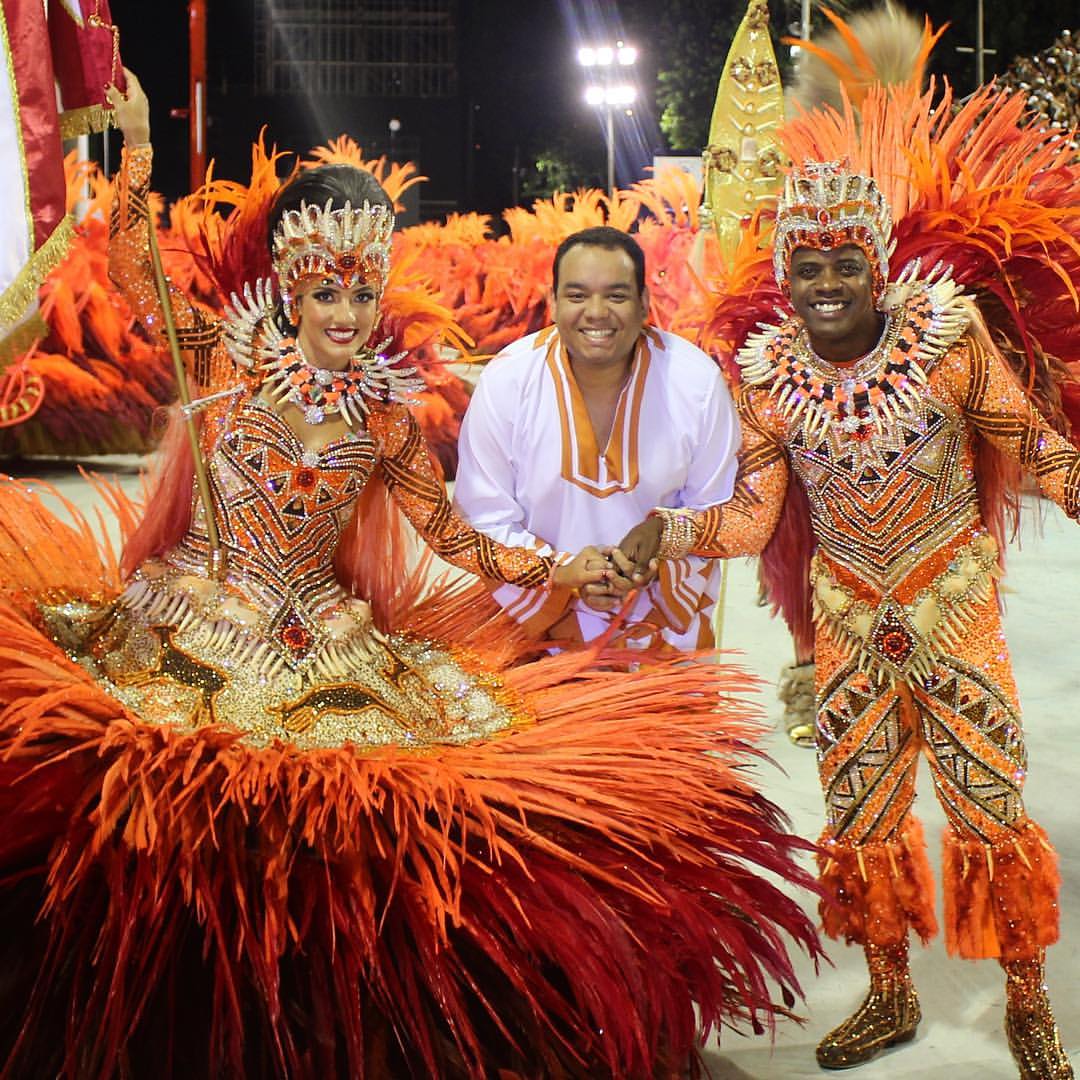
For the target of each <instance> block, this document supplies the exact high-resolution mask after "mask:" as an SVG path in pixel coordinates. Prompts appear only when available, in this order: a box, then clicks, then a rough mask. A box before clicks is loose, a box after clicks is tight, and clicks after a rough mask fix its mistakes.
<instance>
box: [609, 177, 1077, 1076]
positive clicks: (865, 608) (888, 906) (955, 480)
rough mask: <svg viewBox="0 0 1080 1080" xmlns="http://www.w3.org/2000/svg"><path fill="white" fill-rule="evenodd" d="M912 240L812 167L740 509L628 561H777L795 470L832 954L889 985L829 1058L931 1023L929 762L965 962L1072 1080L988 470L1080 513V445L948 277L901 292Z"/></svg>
mask: <svg viewBox="0 0 1080 1080" xmlns="http://www.w3.org/2000/svg"><path fill="white" fill-rule="evenodd" d="M891 231H892V225H891V215H890V210H889V207H888V205H887V204H886V202H885V200H884V198H883V197H882V195H881V193H880V192H879V190H878V188H877V186H876V185H875V183H874V181H873V180H872V179H870V178H869V177H866V176H862V175H858V174H855V173H852V172H850V171H848V170H847V169H846V168H845V167H844V166H843V165H840V164H837V163H815V162H807V163H805V164H804V165H803V166H802V167H801V168H799V169H797V170H795V171H794V172H793V173H792V175H791V176H790V177H789V179H788V182H787V185H786V188H785V191H784V195H783V197H782V198H781V201H780V204H779V207H778V211H777V222H776V234H775V246H774V254H773V260H774V262H773V269H774V273H775V276H776V278H777V281H778V283H779V285H780V287H781V289H782V291H784V292H785V293H786V295H787V296H788V297H789V298H790V302H791V306H792V308H793V309H794V311H795V317H793V318H790V319H788V320H787V321H785V322H784V323H783V324H782V325H779V326H768V327H762V328H761V330H760V332H759V333H757V334H755V335H753V336H751V337H750V338H749V339H748V341H747V343H746V345H745V346H744V348H743V349H742V350H741V352H740V353H739V357H738V359H739V364H740V368H741V372H742V379H743V383H742V387H741V390H740V398H739V411H740V417H741V420H742V425H743V436H744V442H743V448H742V453H741V467H740V473H739V479H738V481H737V484H736V493H735V496H734V498H733V499H732V500H731V502H730V503H729V504H727V505H726V506H724V507H713V508H710V509H709V510H706V511H702V512H697V513H694V512H689V511H682V512H680V511H673V510H664V509H658V510H656V511H654V516H652V517H650V519H649V520H648V521H647V522H645V523H643V524H642V525H641V526H638V527H637V528H636V529H635V530H634V531H633V532H632V533H631V534H630V535H629V536H628V537H627V538H626V539H625V540H624V542H623V545H622V550H623V552H624V553H625V554H627V555H630V556H631V557H634V558H635V559H638V560H644V559H647V558H648V557H649V556H650V555H652V554H653V553H654V552H657V553H658V554H659V555H660V556H661V557H668V558H672V557H677V556H682V555H685V554H686V553H688V552H693V553H695V554H704V555H713V556H721V557H731V556H736V555H754V554H758V553H760V552H761V551H762V549H763V548H764V547H765V545H766V543H767V542H768V541H769V539H770V537H771V535H772V533H773V531H774V529H776V527H777V522H778V520H779V519H780V515H781V511H782V509H783V508H784V504H785V498H787V499H789V500H790V499H791V498H792V495H790V494H789V493H788V492H789V489H788V483H789V472H790V473H791V474H793V478H794V479H795V480H797V482H798V483H797V487H798V488H799V489H801V490H800V491H797V492H796V496H799V495H801V494H802V493H805V497H806V498H807V499H808V501H809V518H810V525H811V528H812V531H813V538H814V541H815V546H816V554H815V555H814V557H813V560H812V562H811V564H810V575H809V577H810V585H811V590H812V601H813V609H814V618H815V624H816V651H817V709H818V711H817V749H818V761H819V769H820V776H821V782H822V787H823V789H824V794H825V800H826V806H827V825H826V829H825V833H824V836H823V837H822V853H821V856H820V861H821V876H822V880H823V884H824V885H825V888H826V894H827V896H828V897H829V900H827V901H826V902H825V903H824V905H823V909H822V913H823V919H824V925H825V929H826V931H827V932H828V933H829V934H830V935H831V936H833V937H838V938H843V939H844V940H846V941H848V942H852V943H858V944H860V945H863V946H864V948H865V951H866V957H867V962H868V966H869V970H870V991H869V994H868V996H867V998H866V1000H865V1001H864V1003H863V1005H862V1006H861V1007H860V1008H859V1009H858V1011H857V1012H856V1013H855V1014H854V1015H853V1016H852V1017H850V1018H849V1019H848V1020H847V1021H845V1022H844V1023H843V1024H841V1025H840V1026H839V1027H837V1028H836V1029H834V1030H833V1031H832V1032H830V1033H829V1034H828V1035H827V1036H826V1037H825V1039H824V1040H823V1041H822V1043H821V1044H820V1046H819V1047H818V1061H819V1063H820V1064H821V1065H822V1066H823V1067H825V1068H845V1067H848V1066H852V1065H856V1064H859V1063H861V1062H863V1061H866V1060H868V1059H869V1058H871V1057H873V1056H874V1055H875V1054H876V1053H877V1052H879V1051H880V1050H882V1049H884V1048H885V1047H886V1046H889V1045H892V1044H894V1043H898V1042H902V1041H906V1040H908V1039H910V1038H913V1037H914V1035H915V1031H916V1027H917V1025H918V1023H919V1020H920V1015H921V1014H920V1009H919V1002H918V998H917V996H916V992H915V988H914V986H913V984H912V981H911V976H910V972H909V968H908V956H907V942H908V933H909V931H912V930H913V931H914V932H915V933H916V934H918V935H919V936H920V937H921V938H922V939H923V940H924V941H926V940H928V939H929V938H930V937H931V936H932V935H933V934H934V933H935V932H936V930H937V925H936V919H935V914H934V902H933V884H932V877H931V871H930V867H929V864H928V861H927V857H926V852H925V846H924V841H923V836H922V830H921V827H920V825H919V823H918V821H917V820H916V819H915V817H914V816H913V814H912V813H911V808H912V802H913V799H914V796H915V775H916V764H917V760H918V755H919V753H920V751H922V752H923V753H924V754H925V755H926V757H927V759H928V761H929V764H930V769H931V773H932V776H933V780H934V785H935V789H936V792H937V795H938V798H939V800H940V802H941V805H942V807H943V808H944V810H945V813H946V816H947V818H948V822H949V827H948V829H947V831H946V835H945V839H944V847H945V855H944V871H943V889H944V895H945V923H946V926H945V934H946V943H947V946H948V949H949V951H950V952H951V953H954V954H959V955H961V956H964V957H968V958H981V957H995V958H997V959H998V960H999V961H1000V963H1001V965H1002V966H1003V967H1004V969H1005V971H1006V973H1007V986H1008V1007H1007V1013H1006V1031H1007V1034H1008V1038H1009V1044H1010V1047H1011V1049H1012V1052H1013V1055H1014V1057H1015V1058H1016V1060H1017V1063H1018V1065H1019V1066H1020V1070H1021V1074H1022V1075H1023V1076H1024V1077H1031V1078H1034V1077H1040V1078H1047V1077H1052V1078H1060V1077H1071V1076H1072V1075H1073V1073H1072V1069H1071V1067H1070V1065H1069V1063H1068V1060H1067V1058H1066V1056H1065V1054H1064V1052H1063V1050H1062V1048H1061V1043H1060V1040H1059V1037H1058V1033H1057V1029H1056V1025H1055V1023H1054V1019H1053V1015H1052V1012H1051V1008H1050V1003H1049V1000H1048V998H1047V994H1046V988H1045V987H1044V985H1043V950H1044V949H1045V947H1046V946H1048V945H1050V944H1052V943H1053V942H1054V941H1056V939H1057V936H1058V909H1057V894H1058V886H1059V877H1058V870H1057V860H1056V856H1055V854H1054V851H1053V849H1052V848H1051V846H1050V844H1049V842H1048V840H1047V838H1046V835H1045V834H1044V832H1043V830H1042V829H1041V828H1040V827H1039V825H1038V824H1036V823H1035V822H1034V821H1032V820H1031V819H1030V818H1029V817H1028V816H1027V814H1026V812H1025V809H1024V803H1023V800H1022V797H1021V791H1022V787H1023V782H1024V776H1025V769H1026V758H1025V751H1024V740H1023V734H1022V731H1021V724H1020V712H1019V706H1018V702H1017V693H1016V686H1015V683H1014V681H1013V676H1012V672H1011V670H1010V665H1009V657H1008V652H1007V650H1006V646H1005V641H1004V637H1003V634H1002V629H1001V620H1000V617H999V611H998V599H997V592H996V586H995V577H996V576H997V574H998V566H999V555H998V539H997V538H996V537H995V529H994V526H995V523H996V522H1000V514H999V513H995V511H994V509H993V506H992V500H991V496H992V494H993V493H992V491H990V490H988V488H987V487H986V486H982V485H980V483H979V479H980V477H986V476H987V475H993V465H994V463H993V462H990V459H989V457H988V455H990V454H992V453H994V452H997V453H1000V454H1003V455H1005V456H1006V457H1008V458H1011V459H1013V460H1014V461H1015V462H1018V463H1019V464H1020V465H1021V466H1023V467H1024V468H1025V469H1026V470H1027V471H1028V472H1030V473H1031V474H1032V475H1033V476H1034V478H1035V479H1036V481H1037V482H1038V485H1039V487H1040V489H1041V491H1042V492H1043V493H1044V494H1045V495H1047V496H1048V497H1050V498H1052V499H1053V500H1054V501H1055V502H1057V503H1058V504H1059V505H1060V506H1061V507H1062V508H1063V509H1064V510H1065V512H1066V513H1067V514H1068V515H1070V516H1071V517H1073V518H1076V517H1077V516H1080V453H1078V452H1077V450H1076V449H1075V448H1074V447H1073V446H1072V445H1071V444H1070V443H1069V442H1068V441H1067V440H1065V439H1064V438H1062V437H1061V436H1060V435H1058V434H1057V433H1056V432H1055V431H1053V430H1052V429H1051V428H1050V427H1049V425H1048V424H1047V423H1046V422H1045V420H1044V419H1043V418H1042V417H1041V416H1040V414H1039V413H1038V412H1037V411H1036V410H1035V408H1034V407H1033V406H1032V405H1031V403H1030V401H1029V400H1028V398H1027V397H1026V395H1025V394H1024V392H1023V391H1022V390H1021V388H1020V387H1019V386H1018V385H1017V383H1016V381H1015V380H1014V378H1013V376H1012V374H1011V372H1010V371H1009V370H1008V368H1007V367H1006V366H1005V364H1004V363H1003V361H1002V359H1001V357H1000V356H999V354H998V353H997V351H996V350H995V348H994V346H993V344H992V343H991V341H990V339H989V336H988V335H987V333H986V330H985V325H984V324H983V322H982V320H981V319H980V317H979V315H978V312H977V311H976V309H975V307H974V305H973V304H971V303H970V302H969V301H966V300H965V299H964V298H963V297H962V295H961V293H960V290H959V288H958V287H957V286H956V285H955V283H954V282H953V281H952V280H951V279H950V277H949V276H948V273H947V272H945V273H942V272H940V271H938V272H936V273H934V274H931V275H929V276H928V277H926V278H923V279H921V280H919V279H918V278H917V276H916V275H917V274H918V267H917V265H916V266H915V267H914V268H913V270H912V272H911V273H910V274H907V275H901V277H902V279H903V280H901V281H899V282H898V283H894V284H893V285H892V286H889V285H888V272H889V253H890V247H889V244H890V236H891ZM988 464H989V465H990V468H989V469H988V468H987V466H988ZM991 486H992V485H991ZM792 487H793V488H796V484H793V485H792ZM791 554H792V561H793V562H797V561H798V560H797V559H796V558H795V555H796V554H797V553H795V552H792V553H791Z"/></svg>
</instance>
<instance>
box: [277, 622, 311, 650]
mask: <svg viewBox="0 0 1080 1080" xmlns="http://www.w3.org/2000/svg"><path fill="white" fill-rule="evenodd" d="M281 640H282V641H283V642H284V644H285V646H286V647H287V648H288V649H290V650H291V651H292V652H294V653H298V654H300V653H306V652H307V651H308V649H310V648H311V643H312V642H313V641H314V640H315V638H314V637H313V636H312V633H311V631H310V630H308V628H307V627H306V626H286V627H285V629H284V630H282V631H281Z"/></svg>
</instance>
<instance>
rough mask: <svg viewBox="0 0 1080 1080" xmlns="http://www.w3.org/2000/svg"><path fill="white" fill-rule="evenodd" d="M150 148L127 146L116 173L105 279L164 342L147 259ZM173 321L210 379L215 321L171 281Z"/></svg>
mask: <svg viewBox="0 0 1080 1080" xmlns="http://www.w3.org/2000/svg"><path fill="white" fill-rule="evenodd" d="M152 159H153V151H152V150H151V148H150V147H149V146H135V147H125V148H124V155H123V160H122V162H121V166H120V172H119V173H118V174H117V177H116V186H115V190H114V194H113V204H112V213H111V215H110V218H109V277H110V278H111V279H112V281H113V284H115V285H116V287H117V288H118V289H119V290H120V291H121V292H122V293H123V294H124V299H125V300H127V302H128V304H129V305H130V306H131V310H132V311H133V312H134V313H135V317H136V319H138V320H139V323H140V324H141V325H142V327H143V328H144V329H145V330H146V331H147V333H148V334H150V336H151V337H152V338H153V340H154V341H155V342H156V343H157V344H159V345H163V344H165V322H164V319H163V317H162V314H161V304H160V303H159V302H158V293H157V286H156V284H155V282H154V270H153V265H152V263H151V261H150V243H149V236H148V230H149V227H150V206H149V197H150V165H151V161H152ZM169 297H170V299H171V300H172V309H173V320H174V322H175V324H176V336H177V339H178V341H179V344H180V348H181V349H182V350H183V351H184V352H185V353H186V354H187V356H188V358H189V368H190V369H191V371H192V374H193V375H194V377H195V381H196V382H197V383H198V385H199V386H206V385H207V384H208V382H209V374H208V372H209V369H210V357H211V354H212V353H213V350H214V347H215V345H216V344H217V341H218V337H219V335H220V324H219V322H218V321H217V320H216V319H214V318H212V317H211V316H209V315H207V314H206V313H205V312H203V311H200V310H199V309H198V308H196V307H195V306H194V305H192V303H191V302H190V301H189V300H188V298H187V297H186V296H185V295H184V294H183V293H182V292H180V290H179V289H176V288H175V287H173V285H172V284H170V285H169Z"/></svg>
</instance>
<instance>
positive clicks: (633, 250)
mask: <svg viewBox="0 0 1080 1080" xmlns="http://www.w3.org/2000/svg"><path fill="white" fill-rule="evenodd" d="M552 276H553V288H552V293H551V309H552V314H553V316H554V320H555V325H554V326H550V327H548V328H547V329H545V330H541V331H539V332H538V333H535V334H531V335H530V336H529V337H526V338H523V339H522V340H521V341H518V342H515V343H514V344H513V345H510V346H508V347H507V348H506V349H504V350H503V351H502V352H501V353H500V354H499V355H498V356H496V357H495V358H494V359H493V360H492V361H491V362H490V363H489V364H488V366H487V369H486V370H485V372H484V374H483V375H482V376H481V378H480V380H479V382H478V384H477V387H476V392H475V393H474V395H473V399H472V402H471V404H470V405H469V409H468V412H467V413H466V415H465V420H464V423H463V424H462V428H461V439H460V443H459V451H460V460H459V465H458V474H457V484H456V488H455V499H456V502H457V504H458V506H459V507H460V509H461V511H462V513H463V514H464V516H465V517H466V518H468V520H469V521H470V522H471V523H472V524H473V525H474V526H475V527H476V528H477V529H479V530H481V531H483V532H485V533H488V534H489V535H490V536H492V537H494V538H496V539H498V540H500V541H501V542H503V543H505V544H513V545H517V546H532V547H536V548H539V549H541V550H544V551H549V550H552V549H554V550H558V551H578V550H580V549H581V548H582V547H584V546H586V545H587V544H596V545H602V546H605V547H606V546H608V545H615V544H617V543H618V542H619V540H620V539H621V538H622V537H623V536H624V535H625V533H626V531H627V529H629V528H630V527H631V526H633V525H635V524H637V522H639V521H640V520H641V519H642V518H643V516H644V515H645V514H647V513H648V512H649V511H650V510H651V509H652V508H653V507H654V506H670V507H693V508H697V507H704V506H708V505H710V504H711V503H713V502H717V501H719V502H724V501H726V500H727V499H729V498H730V497H731V494H732V491H733V488H734V483H735V468H736V462H735V455H736V452H737V450H738V448H739V426H738V420H737V419H736V416H735V410H734V408H733V405H732V402H731V397H730V395H729V393H728V390H727V386H726V385H725V383H724V380H723V378H722V377H721V375H720V372H719V370H718V368H717V365H716V364H715V363H714V362H713V361H712V360H711V359H710V358H709V357H708V356H706V355H705V353H703V352H702V351H701V350H700V349H698V348H696V347H695V346H694V345H691V344H690V343H689V342H687V341H685V340H683V339H682V338H679V337H676V336H675V335H673V334H668V333H666V332H664V331H660V330H656V329H655V328H653V327H647V326H646V325H645V319H646V316H647V314H648V304H649V298H648V291H647V289H646V287H645V259H644V254H643V253H642V251H641V248H640V247H639V246H638V244H637V242H636V241H635V240H634V239H633V238H632V237H631V236H629V235H627V234H626V233H624V232H622V231H620V230H618V229H613V228H609V227H606V226H605V227H600V228H593V229H586V230H584V231H582V232H579V233H575V234H574V235H572V236H570V237H568V238H567V239H566V240H564V241H563V243H562V244H561V245H560V246H559V249H558V251H557V252H556V254H555V260H554V265H553V275H552ZM620 564H621V565H622V566H624V567H625V568H627V569H629V564H627V563H625V561H622V560H621V559H620V556H619V554H618V553H614V554H613V556H612V571H611V579H610V581H609V582H608V583H607V584H603V583H598V584H595V585H589V586H586V587H585V589H584V590H583V591H582V593H581V595H580V596H575V595H574V594H572V593H570V592H569V591H567V590H561V589H555V590H552V591H550V592H547V593H537V592H533V593H529V592H527V591H525V590H522V589H518V588H515V587H513V586H501V587H499V588H498V589H497V590H496V591H495V593H494V595H495V598H496V600H497V601H498V602H499V603H500V604H501V605H502V607H503V608H504V609H505V610H506V611H507V613H508V614H510V615H511V616H512V617H513V618H514V619H515V620H517V622H519V623H520V624H522V625H523V626H524V627H525V628H526V629H527V630H528V631H529V632H530V633H531V634H532V635H533V636H535V637H537V638H550V639H552V640H558V641H563V642H567V641H588V640H590V639H592V638H594V637H596V636H597V635H599V634H601V633H603V632H604V631H605V630H606V629H607V628H608V626H609V624H610V622H611V620H612V618H613V617H614V616H615V614H616V612H618V611H619V610H620V609H621V608H622V606H623V603H624V601H625V598H626V595H627V592H628V590H629V588H630V582H629V580H628V579H627V578H626V577H624V576H623V575H622V574H620V573H619V570H618V567H619V565H620ZM718 580H719V578H718V575H717V573H716V570H715V567H710V566H709V565H708V563H707V562H706V561H704V560H701V559H697V558H692V557H691V558H685V559H680V560H675V561H671V562H668V561H665V562H663V563H662V564H661V566H660V568H659V571H658V575H657V576H655V577H652V579H651V580H649V581H648V582H647V584H646V585H645V586H644V587H643V588H641V590H640V592H639V593H638V596H637V599H636V601H635V602H634V605H633V608H632V610H631V611H630V612H629V613H628V614H627V617H626V621H625V623H624V624H623V627H622V629H621V631H620V633H621V634H622V635H623V636H624V638H625V640H627V641H629V642H638V643H641V644H660V643H661V639H662V640H663V641H666V642H667V643H668V644H670V645H672V646H674V647H676V648H684V649H692V648H705V647H708V646H709V645H711V644H712V631H711V615H712V609H713V604H714V602H715V598H716V583H717V581H718Z"/></svg>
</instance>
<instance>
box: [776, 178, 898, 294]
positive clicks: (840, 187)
mask: <svg viewBox="0 0 1080 1080" xmlns="http://www.w3.org/2000/svg"><path fill="white" fill-rule="evenodd" d="M845 244H855V245H856V246H857V247H859V248H861V249H862V251H863V253H864V254H865V255H866V257H867V259H869V260H870V265H871V267H872V268H873V274H874V286H873V288H874V296H875V297H878V296H880V295H881V294H882V293H883V292H884V289H885V284H886V282H887V281H888V280H889V255H890V253H891V251H892V212H891V211H890V209H889V204H888V203H887V202H886V201H885V197H884V196H883V195H882V194H881V192H880V191H879V190H878V186H877V184H875V183H874V181H873V180H872V179H871V178H870V177H869V176H862V175H860V174H859V173H854V172H851V171H850V170H849V169H848V167H847V164H846V163H845V162H837V161H806V162H803V164H802V165H801V166H798V167H797V168H794V169H792V171H791V173H790V174H789V175H788V178H787V181H786V182H785V184H784V192H783V194H782V195H781V196H780V199H779V201H778V202H777V205H776V235H775V239H774V242H773V273H774V274H775V275H776V283H777V284H778V285H779V286H780V288H781V289H783V290H784V291H785V292H786V291H787V289H788V286H789V282H790V273H791V256H792V255H793V254H794V252H795V249H796V248H800V247H809V248H815V249H817V250H818V251H832V250H833V249H834V248H838V247H843V246H844V245H845Z"/></svg>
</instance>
